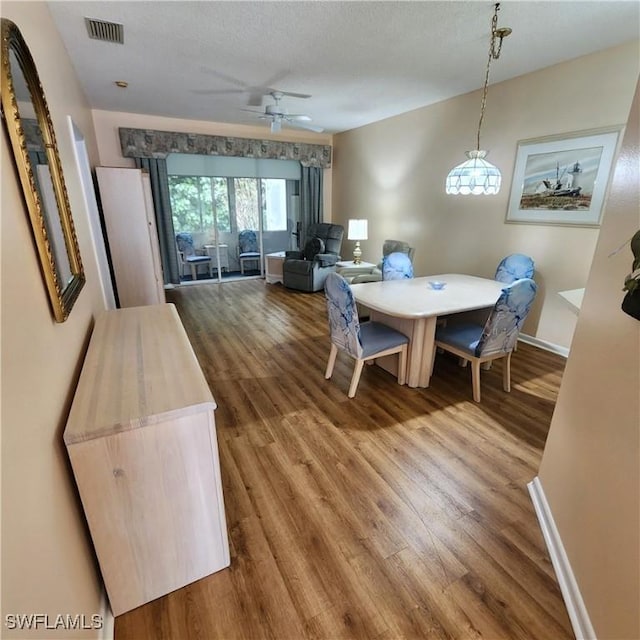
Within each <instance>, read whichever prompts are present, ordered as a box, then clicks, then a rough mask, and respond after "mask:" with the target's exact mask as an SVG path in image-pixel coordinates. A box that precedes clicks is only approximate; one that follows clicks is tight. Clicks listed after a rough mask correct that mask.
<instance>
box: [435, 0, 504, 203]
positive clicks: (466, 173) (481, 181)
mask: <svg viewBox="0 0 640 640" xmlns="http://www.w3.org/2000/svg"><path fill="white" fill-rule="evenodd" d="M499 10H500V3H499V2H497V3H496V4H495V6H494V11H493V19H492V21H491V39H490V42H489V58H488V60H487V68H486V72H485V77H484V89H483V91H482V103H481V106H480V121H479V122H478V134H477V137H476V149H475V150H474V151H467V158H469V159H468V160H467V161H466V162H463V163H462V164H459V165H458V166H457V167H454V168H453V169H451V171H450V172H449V175H448V176H447V180H446V183H445V190H446V192H447V194H450V195H463V196H466V195H474V196H475V195H495V194H497V193H498V192H499V191H500V184H501V183H502V175H501V174H500V169H498V167H495V166H494V165H492V164H491V163H490V162H487V161H486V160H485V157H486V155H487V152H486V151H484V150H483V149H480V130H481V129H482V121H483V119H484V111H485V108H486V106H487V89H488V86H489V70H490V68H491V61H492V60H497V59H498V58H499V57H500V52H501V50H502V40H503V39H504V38H506V37H507V36H508V35H509V34H510V33H511V29H510V28H509V27H502V28H498V26H497V25H498V11H499ZM496 43H497V47H496Z"/></svg>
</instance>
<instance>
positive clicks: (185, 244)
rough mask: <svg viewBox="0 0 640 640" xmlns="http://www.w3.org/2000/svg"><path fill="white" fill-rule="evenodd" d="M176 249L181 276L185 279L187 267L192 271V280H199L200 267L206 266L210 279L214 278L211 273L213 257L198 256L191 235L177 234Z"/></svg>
mask: <svg viewBox="0 0 640 640" xmlns="http://www.w3.org/2000/svg"><path fill="white" fill-rule="evenodd" d="M176 247H177V249H178V262H179V266H180V275H181V276H183V277H184V269H185V267H189V268H190V269H191V279H192V280H194V281H195V280H197V279H198V265H201V264H202V265H205V266H206V267H207V269H208V270H209V277H210V278H212V277H213V274H212V272H211V256H209V255H206V256H200V255H197V254H196V250H195V248H194V246H193V236H192V235H191V234H190V233H186V232H181V233H176Z"/></svg>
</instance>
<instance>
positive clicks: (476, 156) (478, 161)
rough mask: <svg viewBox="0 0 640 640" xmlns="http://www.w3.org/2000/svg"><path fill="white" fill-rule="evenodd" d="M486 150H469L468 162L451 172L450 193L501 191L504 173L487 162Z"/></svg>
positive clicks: (494, 192)
mask: <svg viewBox="0 0 640 640" xmlns="http://www.w3.org/2000/svg"><path fill="white" fill-rule="evenodd" d="M486 155H487V152H486V151H481V150H478V151H467V157H468V158H469V159H468V160H467V161H466V162H463V163H462V164H459V165H458V166H457V167H454V168H453V169H451V171H450V172H449V175H448V176H447V181H446V187H445V188H446V192H447V193H448V194H450V195H454V196H457V195H462V196H467V195H474V196H477V195H495V194H496V193H498V192H499V191H500V184H501V183H502V175H501V174H500V169H498V167H494V166H493V165H492V164H491V163H490V162H487V161H486V160H485V159H484V157H485V156H486Z"/></svg>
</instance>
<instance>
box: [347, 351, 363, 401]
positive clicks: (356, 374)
mask: <svg viewBox="0 0 640 640" xmlns="http://www.w3.org/2000/svg"><path fill="white" fill-rule="evenodd" d="M363 366H364V360H360V359H356V364H355V366H354V367H353V376H351V385H350V386H349V393H348V394H347V395H348V396H349V397H350V398H353V396H355V395H356V389H357V388H358V382H360V374H361V373H362V367H363Z"/></svg>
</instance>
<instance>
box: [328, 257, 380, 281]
mask: <svg viewBox="0 0 640 640" xmlns="http://www.w3.org/2000/svg"><path fill="white" fill-rule="evenodd" d="M336 266H337V267H338V269H337V271H338V273H339V274H340V275H341V276H342V277H343V278H344V279H345V280H346V281H347V282H349V283H350V282H351V281H352V280H353V279H354V278H355V277H356V276H359V275H364V274H367V273H371V272H372V271H373V269H374V268H375V267H376V265H375V264H373V263H372V262H364V260H363V261H362V262H359V263H358V264H356V263H355V262H354V261H353V260H339V261H338V262H336Z"/></svg>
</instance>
